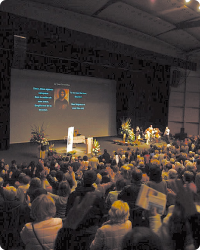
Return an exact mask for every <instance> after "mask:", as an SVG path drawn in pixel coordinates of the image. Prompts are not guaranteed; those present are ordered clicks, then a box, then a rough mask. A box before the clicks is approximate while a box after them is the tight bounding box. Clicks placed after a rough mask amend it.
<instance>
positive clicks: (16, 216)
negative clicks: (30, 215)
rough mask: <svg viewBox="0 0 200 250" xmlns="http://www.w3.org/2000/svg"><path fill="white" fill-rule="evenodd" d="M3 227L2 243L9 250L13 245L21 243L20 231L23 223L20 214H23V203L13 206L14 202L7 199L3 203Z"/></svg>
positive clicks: (0, 238)
mask: <svg viewBox="0 0 200 250" xmlns="http://www.w3.org/2000/svg"><path fill="white" fill-rule="evenodd" d="M2 212H3V213H2V214H1V215H2V218H1V219H0V220H1V221H2V227H1V232H0V245H1V246H2V247H3V249H5V250H7V249H9V248H12V247H17V246H19V244H20V243H21V237H20V231H21V229H22V227H23V225H21V221H20V216H21V215H22V210H21V204H19V205H17V206H16V207H12V202H10V201H5V202H4V204H3V211H2Z"/></svg>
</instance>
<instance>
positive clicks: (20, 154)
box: [0, 136, 166, 164]
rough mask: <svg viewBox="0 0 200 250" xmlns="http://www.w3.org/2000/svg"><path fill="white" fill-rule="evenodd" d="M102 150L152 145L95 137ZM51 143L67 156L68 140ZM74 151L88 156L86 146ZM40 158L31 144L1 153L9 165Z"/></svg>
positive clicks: (14, 146) (12, 145)
mask: <svg viewBox="0 0 200 250" xmlns="http://www.w3.org/2000/svg"><path fill="white" fill-rule="evenodd" d="M94 139H96V140H97V141H98V142H99V144H100V148H101V154H103V151H104V149H105V148H106V149H107V150H108V152H109V153H110V154H112V152H113V151H116V150H117V149H118V148H123V149H124V150H126V149H127V148H128V147H129V148H130V149H134V148H139V150H143V149H148V148H149V147H150V145H147V144H146V143H144V142H142V143H141V144H140V145H135V146H132V145H127V144H126V145H122V144H121V145H119V144H118V143H116V141H122V137H117V136H107V137H94ZM50 143H52V144H54V148H55V149H56V152H57V154H59V155H63V156H66V155H67V154H66V146H67V142H66V140H59V141H50ZM153 144H155V145H157V146H158V145H164V144H166V143H165V142H164V141H163V140H161V141H160V142H158V143H153ZM73 150H75V151H76V155H77V156H84V155H87V154H86V144H83V143H80V144H75V145H74V147H73ZM88 156H89V157H90V156H91V155H88ZM38 158H39V146H38V145H37V144H33V143H30V142H27V143H18V144H11V145H10V148H9V149H8V150H3V151H0V160H1V159H4V160H5V162H6V163H7V164H10V163H11V161H12V160H16V161H17V164H20V163H23V162H26V163H30V161H35V162H37V161H38Z"/></svg>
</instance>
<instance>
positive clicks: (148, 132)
mask: <svg viewBox="0 0 200 250" xmlns="http://www.w3.org/2000/svg"><path fill="white" fill-rule="evenodd" d="M145 139H146V144H147V145H148V144H149V142H150V139H151V133H150V131H149V130H147V131H146V134H145Z"/></svg>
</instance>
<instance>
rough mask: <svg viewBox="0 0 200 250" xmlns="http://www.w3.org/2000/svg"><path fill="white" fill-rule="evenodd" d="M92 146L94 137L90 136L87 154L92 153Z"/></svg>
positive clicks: (87, 141)
mask: <svg viewBox="0 0 200 250" xmlns="http://www.w3.org/2000/svg"><path fill="white" fill-rule="evenodd" d="M92 147H93V137H88V138H87V139H86V153H87V154H91V153H92Z"/></svg>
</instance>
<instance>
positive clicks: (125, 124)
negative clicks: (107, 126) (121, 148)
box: [120, 118, 131, 136]
mask: <svg viewBox="0 0 200 250" xmlns="http://www.w3.org/2000/svg"><path fill="white" fill-rule="evenodd" d="M121 122H122V125H121V129H120V132H121V134H126V135H127V136H128V134H129V131H130V130H131V119H130V118H127V119H126V120H124V119H122V120H121Z"/></svg>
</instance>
